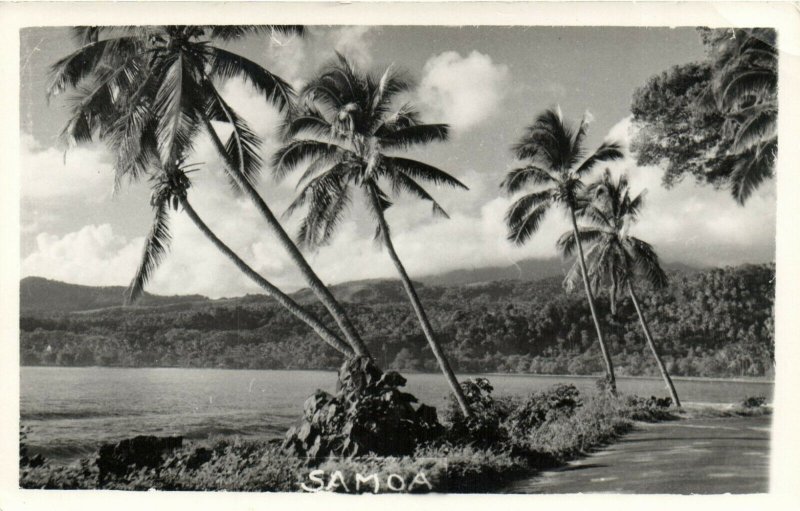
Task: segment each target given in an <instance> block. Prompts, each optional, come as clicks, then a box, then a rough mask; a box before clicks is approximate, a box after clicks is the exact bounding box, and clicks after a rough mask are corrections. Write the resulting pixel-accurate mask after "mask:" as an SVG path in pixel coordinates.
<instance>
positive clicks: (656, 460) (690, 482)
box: [506, 416, 770, 494]
mask: <svg viewBox="0 0 800 511" xmlns="http://www.w3.org/2000/svg"><path fill="white" fill-rule="evenodd" d="M769 430H770V417H769V416H762V417H737V418H722V419H686V420H677V421H672V422H662V423H658V424H640V425H637V428H636V430H635V431H633V432H632V433H630V434H628V435H626V436H625V437H623V438H622V439H620V441H619V442H617V443H615V444H613V445H611V446H608V447H606V448H604V449H602V450H600V451H597V452H596V453H593V454H592V455H590V456H588V457H586V458H583V459H581V460H577V461H574V462H572V463H570V464H569V465H567V466H565V467H563V468H560V469H557V470H552V471H547V472H542V473H540V474H539V475H537V476H536V477H533V478H530V479H526V480H520V481H516V482H515V483H514V484H512V485H511V486H510V487H509V488H507V489H506V491H507V492H509V493H680V494H691V493H698V494H717V493H764V492H766V491H767V490H768V471H769Z"/></svg>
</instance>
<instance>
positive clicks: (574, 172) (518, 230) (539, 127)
mask: <svg viewBox="0 0 800 511" xmlns="http://www.w3.org/2000/svg"><path fill="white" fill-rule="evenodd" d="M588 126H589V119H588V115H587V116H585V117H584V119H583V120H582V121H581V123H580V125H579V126H578V127H577V128H574V127H572V126H570V125H569V124H567V123H566V122H565V121H564V120H563V119H562V116H561V111H560V109H548V110H546V111H544V112H543V113H542V114H540V115H539V116H538V117H537V118H536V120H535V121H534V122H533V124H531V125H530V126H528V127H527V128H526V130H525V134H524V135H523V136H522V138H521V139H520V140H519V142H517V144H516V145H514V147H513V151H514V155H515V156H516V157H517V158H518V159H519V160H522V161H526V162H527V164H526V165H525V166H523V167H519V168H515V169H513V170H511V171H510V172H509V173H508V175H507V176H506V178H505V179H504V180H503V182H502V183H501V185H500V186H501V188H503V189H505V191H506V192H507V193H509V194H515V193H517V192H519V191H521V190H523V189H524V188H525V186H526V185H533V186H537V185H538V186H539V189H538V190H537V191H532V192H530V193H525V194H524V195H522V197H520V198H519V199H517V200H516V201H515V202H514V203H513V204H512V205H511V207H510V208H509V209H508V211H507V213H506V224H507V226H508V239H509V240H510V241H511V242H513V243H514V244H517V245H523V244H525V242H526V241H528V239H530V238H531V237H532V236H533V235H535V234H536V232H537V231H538V230H539V226H540V225H541V223H542V221H543V219H544V217H545V215H546V214H547V212H548V211H549V210H550V208H551V206H554V205H558V206H561V207H563V208H565V209H566V210H567V213H568V214H569V217H570V220H571V222H572V228H573V231H574V232H576V233H577V232H578V224H577V221H576V219H575V214H576V209H577V208H578V206H579V194H580V192H581V190H582V189H583V187H584V185H583V182H582V181H581V179H582V178H583V177H584V176H586V174H588V173H589V171H591V170H592V169H593V168H594V166H595V165H596V164H598V163H600V162H604V161H610V160H616V159H619V158H622V157H623V154H622V150H621V147H620V145H619V144H618V143H617V142H611V141H606V142H603V143H602V144H601V145H600V147H598V148H597V150H595V151H594V152H593V153H592V154H591V155H589V156H588V157H585V154H586V149H585V147H584V139H585V137H586V130H587V128H588ZM577 248H578V262H579V264H580V268H581V276H582V278H583V282H584V290H585V292H586V298H587V300H588V302H589V310H590V311H591V313H592V320H593V321H594V326H595V330H596V331H597V340H598V342H599V343H600V350H601V352H602V354H603V361H604V362H605V367H606V377H607V379H608V384H609V386H610V388H611V390H612V391H616V379H615V377H614V366H613V364H612V362H611V355H610V354H609V352H608V349H607V348H606V344H605V341H604V340H603V333H602V331H601V329H600V322H599V320H598V318H597V312H596V310H595V301H594V295H593V293H592V289H591V286H590V285H589V277H588V274H587V271H586V262H585V260H584V254H583V247H582V246H581V242H580V240H578V243H577Z"/></svg>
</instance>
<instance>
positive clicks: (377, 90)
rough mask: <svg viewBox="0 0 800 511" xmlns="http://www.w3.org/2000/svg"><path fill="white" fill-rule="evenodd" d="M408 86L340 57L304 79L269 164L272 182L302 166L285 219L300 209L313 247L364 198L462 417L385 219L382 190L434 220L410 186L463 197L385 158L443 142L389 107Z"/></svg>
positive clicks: (441, 128)
mask: <svg viewBox="0 0 800 511" xmlns="http://www.w3.org/2000/svg"><path fill="white" fill-rule="evenodd" d="M408 88H409V82H408V81H407V80H406V79H404V78H403V77H401V76H400V75H399V74H398V73H396V72H394V71H393V70H392V68H391V67H390V68H389V69H387V70H386V72H385V73H383V75H382V76H380V77H375V76H371V75H369V74H367V73H364V72H361V71H359V70H357V69H355V68H354V67H353V66H352V65H351V64H350V62H348V61H347V59H346V58H345V57H343V56H342V55H338V58H337V59H336V60H335V61H334V62H333V63H331V64H330V65H328V66H327V67H325V68H324V69H323V70H322V72H321V73H320V74H319V75H318V76H317V77H315V78H314V79H312V80H311V81H310V82H309V83H308V85H306V87H305V88H304V89H303V91H302V92H301V94H300V100H299V103H300V106H299V107H298V111H297V112H295V113H294V115H292V116H291V117H290V119H289V120H288V122H287V124H286V129H285V134H286V137H287V143H286V145H285V146H284V147H282V148H281V149H279V150H278V151H277V153H276V154H275V157H274V158H273V166H274V169H275V172H276V176H277V177H278V178H282V177H284V176H285V175H286V174H287V173H289V172H290V171H292V170H294V169H296V168H298V167H299V166H300V164H301V163H303V162H304V161H308V162H309V166H308V167H307V169H306V171H305V172H304V174H303V175H302V177H301V178H300V183H299V184H298V186H302V189H301V190H300V192H299V195H298V197H297V199H296V200H295V201H294V202H293V203H292V204H291V205H290V207H289V209H288V210H287V214H291V213H292V212H294V211H296V210H297V209H298V208H301V207H304V206H307V213H306V215H305V218H304V219H303V221H302V223H301V226H300V232H299V234H298V240H299V242H300V243H301V244H304V245H307V246H314V245H320V244H324V243H326V242H327V241H328V240H329V239H330V237H331V236H332V235H333V233H334V231H335V228H336V226H337V225H338V223H339V222H340V220H341V219H342V217H343V214H344V213H345V211H346V209H347V208H348V206H349V204H350V202H351V195H352V189H353V188H358V189H360V190H361V191H362V192H364V194H365V196H366V199H367V204H368V208H369V211H370V212H371V214H372V215H373V216H374V218H375V221H376V223H377V231H376V238H377V239H379V240H380V241H381V242H383V245H384V246H385V247H386V249H387V251H388V252H389V257H390V258H391V259H392V262H393V263H394V265H395V267H396V269H397V272H398V273H399V274H400V279H401V281H402V283H403V287H404V288H405V291H406V294H407V295H408V298H409V300H410V301H411V305H412V307H413V309H414V312H415V313H416V315H417V318H418V320H419V322H420V324H421V326H422V331H423V333H424V334H425V337H426V338H427V340H428V344H429V345H430V347H431V350H432V351H433V354H434V356H435V357H436V360H437V362H438V363H439V366H440V367H441V370H442V372H443V373H444V375H445V377H446V378H447V381H448V383H449V384H450V387H451V389H452V392H453V394H454V396H455V398H456V400H457V401H458V404H459V406H460V408H461V410H462V412H463V413H464V415H465V416H470V411H469V408H468V406H467V402H466V400H465V398H464V394H463V392H462V390H461V387H460V385H459V384H458V381H457V380H456V377H455V374H454V373H453V370H452V368H451V367H450V364H449V362H448V361H447V358H446V357H445V354H444V352H443V351H442V348H441V346H440V345H439V343H438V341H437V340H436V336H435V333H434V331H433V327H432V326H431V324H430V321H429V320H428V316H427V314H426V312H425V309H424V308H423V306H422V303H421V302H420V299H419V296H418V295H417V292H416V289H415V288H414V285H413V283H412V282H411V279H410V278H409V276H408V273H407V272H406V269H405V267H404V266H403V263H402V262H401V261H400V258H399V257H398V255H397V252H396V250H395V248H394V244H393V242H392V238H391V235H390V229H389V225H388V223H387V221H386V217H385V212H386V210H387V208H389V207H390V206H391V202H390V199H389V195H388V194H387V192H385V191H384V186H391V189H392V192H394V193H398V192H401V191H403V192H407V193H410V194H412V195H413V196H415V197H417V198H420V199H423V200H427V201H430V202H431V204H432V205H433V211H434V212H435V213H438V214H441V215H444V216H446V213H445V212H444V210H443V209H442V208H441V206H439V204H438V203H437V202H436V201H435V200H434V199H433V197H431V196H430V194H428V192H427V191H426V190H425V189H424V188H423V187H422V186H420V185H419V183H418V182H417V181H418V180H424V181H428V182H432V183H434V184H437V185H447V186H452V187H455V188H463V189H466V186H464V185H463V184H462V183H461V182H460V181H458V180H457V179H456V178H454V177H453V176H451V175H449V174H447V173H446V172H444V171H442V170H440V169H438V168H436V167H433V166H431V165H428V164H426V163H422V162H419V161H416V160H410V159H407V158H401V157H399V156H390V155H389V154H387V153H388V152H391V151H397V150H401V149H406V148H409V147H411V146H416V145H422V144H426V143H429V142H434V141H445V140H447V136H448V126H447V125H445V124H424V123H422V122H420V119H419V113H418V112H417V111H416V110H415V109H414V108H413V106H411V105H410V104H403V105H401V106H400V107H399V108H396V106H395V100H396V99H397V96H398V94H400V93H402V92H404V91H406V90H408Z"/></svg>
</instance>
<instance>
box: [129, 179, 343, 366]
mask: <svg viewBox="0 0 800 511" xmlns="http://www.w3.org/2000/svg"><path fill="white" fill-rule="evenodd" d="M189 172H192V170H189V166H186V167H182V166H179V165H177V164H173V165H172V166H171V167H170V168H168V169H165V170H164V171H163V172H160V173H158V174H156V175H154V176H153V178H152V179H151V181H152V183H153V185H152V189H153V191H152V194H151V196H150V205H151V206H152V208H153V212H154V217H153V225H152V227H151V229H150V232H149V233H148V235H147V237H146V238H145V244H144V250H143V253H142V260H141V262H140V263H139V266H138V267H137V270H136V274H135V276H134V277H133V279H132V280H131V283H130V285H129V286H128V289H127V291H126V301H127V302H128V303H131V302H134V301H136V300H137V299H138V298H139V297H140V296H141V295H142V294H143V293H144V288H145V285H146V284H147V282H148V281H149V280H150V278H151V277H152V275H153V273H154V271H155V270H156V268H157V267H158V265H159V264H160V263H161V261H162V260H163V259H164V257H165V256H166V253H167V251H168V249H169V243H170V240H171V236H170V233H169V210H170V209H174V210H175V211H178V210H183V212H184V213H186V215H187V216H188V217H189V218H190V219H191V221H192V223H193V224H194V225H195V226H196V227H197V228H198V229H199V230H200V231H201V232H202V233H203V235H205V237H206V238H208V239H209V240H210V241H211V242H212V243H213V244H214V246H215V247H216V248H217V249H218V250H219V251H220V252H222V253H223V254H224V255H225V256H226V257H227V258H228V259H230V260H231V261H232V262H233V263H234V264H235V265H236V267H237V268H239V270H241V272H242V273H244V274H245V275H247V276H248V277H249V278H250V279H252V280H253V281H254V282H255V283H256V284H258V285H259V287H261V289H263V290H264V292H265V293H266V294H267V295H268V296H270V297H272V298H274V299H275V301H277V302H278V303H279V304H281V305H282V306H283V307H285V308H286V309H287V310H288V311H289V312H290V313H291V314H292V315H294V316H295V317H297V318H298V319H300V320H301V321H303V322H304V323H305V324H306V325H308V326H309V327H311V328H312V329H313V330H314V331H315V332H316V333H317V335H319V336H320V338H322V340H324V341H325V342H326V343H328V344H329V345H330V346H332V347H333V348H334V349H336V350H337V351H339V352H340V353H342V354H344V355H345V356H348V357H349V356H352V355H353V350H352V348H351V347H350V345H348V344H347V343H345V342H344V341H343V340H342V339H340V338H339V336H338V335H336V334H335V333H334V332H332V331H331V330H330V329H329V328H328V327H327V326H325V324H324V323H323V322H322V321H320V320H319V318H317V317H316V316H315V315H314V314H313V313H311V312H310V311H308V310H306V309H304V308H303V307H302V306H300V305H299V304H298V303H297V302H295V301H294V300H293V299H292V298H291V297H290V296H288V295H286V294H285V293H284V292H282V291H281V290H280V289H278V288H277V287H276V286H275V285H273V284H272V283H271V282H269V281H268V280H267V279H265V278H264V277H262V276H261V275H259V274H258V273H257V272H256V271H255V270H253V268H251V267H250V266H249V265H248V264H247V263H245V262H244V261H243V260H242V259H241V258H240V257H239V256H238V255H236V253H235V252H234V251H233V250H231V248H230V247H228V246H227V245H226V244H225V243H224V242H223V241H222V240H220V239H219V238H218V237H217V235H216V234H214V232H213V231H212V230H211V229H210V228H209V227H208V225H206V223H205V222H204V221H203V220H202V219H201V218H200V216H199V215H198V214H197V212H196V211H195V210H194V208H193V207H192V205H191V204H190V203H189V198H188V190H189V187H190V186H191V181H190V180H189V178H188V176H187V174H188V173H189Z"/></svg>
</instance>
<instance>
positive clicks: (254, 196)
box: [203, 107, 372, 359]
mask: <svg viewBox="0 0 800 511" xmlns="http://www.w3.org/2000/svg"><path fill="white" fill-rule="evenodd" d="M223 110H224V111H225V114H226V115H227V116H228V119H229V122H231V124H233V119H231V117H230V114H229V113H228V111H227V110H226V109H224V107H223ZM203 121H204V123H205V127H206V131H207V132H208V134H209V136H211V139H212V141H213V142H214V145H215V146H216V147H217V151H219V153H220V154H221V155H225V154H227V152H226V151H225V146H224V145H223V144H222V141H221V140H220V139H219V136H218V135H217V132H216V130H215V129H214V127H213V126H212V125H211V122H210V121H209V119H208V117H207V116H203ZM235 133H236V132H235V131H234V134H235ZM237 145H238V148H239V162H243V160H244V159H243V155H242V148H241V144H237ZM223 161H224V162H225V165H226V166H227V167H228V169H229V170H230V172H231V175H232V176H233V177H234V179H235V180H236V183H237V184H238V185H239V187H240V188H241V189H242V190H244V192H245V193H246V194H247V196H248V197H249V198H250V200H252V201H253V203H254V204H255V205H256V208H257V209H258V211H259V212H260V213H261V215H262V216H263V217H264V218H265V219H266V221H267V224H268V225H269V226H270V228H271V229H272V232H273V233H275V234H276V235H277V237H278V242H279V243H280V244H281V246H282V247H283V248H284V249H285V250H286V252H288V254H289V257H290V258H291V259H292V262H294V264H295V265H296V266H297V267H298V268H299V269H300V273H301V274H302V275H303V278H304V279H305V281H306V283H307V284H308V287H309V288H310V289H311V291H312V292H313V293H314V294H315V295H316V296H317V298H318V299H319V301H320V302H322V304H323V305H324V306H325V308H326V309H328V312H330V314H331V316H333V319H334V320H335V321H336V324H337V325H339V328H340V329H341V331H342V333H344V335H345V337H346V338H347V341H348V342H349V343H350V345H351V346H352V347H353V350H354V351H355V353H356V355H359V356H366V357H369V358H370V359H371V358H372V356H371V355H370V353H369V350H368V349H367V346H366V344H364V341H363V340H362V339H361V336H360V335H359V334H358V332H357V331H356V329H355V327H354V326H353V324H352V322H351V321H350V318H348V316H347V313H346V312H345V310H344V308H343V307H342V306H341V304H340V303H339V302H338V301H336V298H334V296H333V294H332V293H331V292H330V290H329V289H328V288H327V287H326V286H325V284H323V283H322V281H321V280H320V278H319V277H318V276H317V274H316V273H315V272H314V270H313V269H312V268H311V266H310V265H309V264H308V261H306V259H305V257H303V254H302V253H301V252H300V250H299V249H298V248H297V245H295V244H294V242H293V241H292V238H291V237H290V236H289V235H288V234H287V233H286V231H285V230H284V228H283V226H282V225H281V224H280V222H279V221H278V219H277V218H276V217H275V215H274V214H273V213H272V211H271V210H270V209H269V207H268V206H267V204H266V203H265V202H264V199H262V198H261V196H260V195H259V194H258V192H257V191H256V190H255V188H253V187H252V186H251V185H250V183H248V182H247V180H246V179H244V176H243V175H242V172H241V171H240V169H235V168H233V165H230V162H229V161H228V160H227V158H224V157H223Z"/></svg>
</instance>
